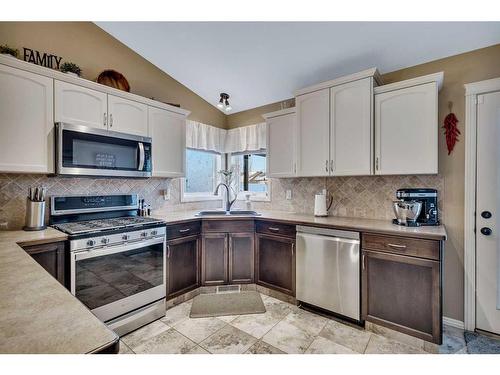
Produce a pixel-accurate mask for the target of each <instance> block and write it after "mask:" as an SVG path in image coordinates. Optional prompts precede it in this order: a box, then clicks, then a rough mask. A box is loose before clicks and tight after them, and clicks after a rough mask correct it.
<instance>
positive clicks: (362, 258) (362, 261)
mask: <svg viewBox="0 0 500 375" xmlns="http://www.w3.org/2000/svg"><path fill="white" fill-rule="evenodd" d="M361 267H362V268H363V271H364V269H365V268H366V266H365V254H363V256H362V257H361Z"/></svg>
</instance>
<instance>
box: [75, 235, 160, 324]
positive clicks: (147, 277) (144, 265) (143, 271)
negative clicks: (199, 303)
mask: <svg viewBox="0 0 500 375" xmlns="http://www.w3.org/2000/svg"><path fill="white" fill-rule="evenodd" d="M165 249H166V245H165V237H159V238H153V239H150V240H144V241H138V242H135V243H129V244H123V245H118V246H110V247H105V248H101V249H94V250H90V251H80V252H73V253H71V293H72V294H74V295H75V296H76V297H77V298H78V299H79V300H80V301H81V302H83V303H84V304H85V305H86V306H87V307H88V308H89V309H90V310H91V311H92V312H93V313H94V314H95V315H96V316H97V317H98V318H99V319H101V320H102V321H103V322H106V321H108V320H111V319H113V318H116V317H118V316H120V315H123V314H125V313H127V312H130V311H132V310H135V309H138V308H140V307H142V306H145V305H147V304H149V303H152V302H154V301H158V300H160V299H162V298H165V296H166V256H165V255H166V250H165Z"/></svg>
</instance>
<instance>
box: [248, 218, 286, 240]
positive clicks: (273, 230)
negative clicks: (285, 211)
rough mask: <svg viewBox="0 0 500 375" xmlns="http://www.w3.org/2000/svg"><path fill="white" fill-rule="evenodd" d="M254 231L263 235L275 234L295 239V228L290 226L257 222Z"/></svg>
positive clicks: (273, 222) (272, 222) (271, 222)
mask: <svg viewBox="0 0 500 375" xmlns="http://www.w3.org/2000/svg"><path fill="white" fill-rule="evenodd" d="M256 231H257V232H258V233H264V234H275V235H279V236H285V237H293V238H295V233H296V227H295V225H291V224H283V223H277V222H275V221H260V220H259V221H257V225H256Z"/></svg>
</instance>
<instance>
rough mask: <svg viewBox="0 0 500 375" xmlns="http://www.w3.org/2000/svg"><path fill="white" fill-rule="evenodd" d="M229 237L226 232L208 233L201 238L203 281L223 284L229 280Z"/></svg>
mask: <svg viewBox="0 0 500 375" xmlns="http://www.w3.org/2000/svg"><path fill="white" fill-rule="evenodd" d="M227 242H228V238H227V234H226V233H206V234H203V235H202V240H201V283H202V285H206V286H209V285H223V284H227V282H228V243H227Z"/></svg>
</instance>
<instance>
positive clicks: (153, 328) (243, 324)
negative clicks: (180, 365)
mask: <svg viewBox="0 0 500 375" xmlns="http://www.w3.org/2000/svg"><path fill="white" fill-rule="evenodd" d="M261 296H262V300H263V302H264V305H265V306H266V312H265V313H264V314H254V315H241V316H224V317H218V318H196V319H191V318H189V312H190V310H191V304H192V300H189V301H186V302H184V303H182V304H180V305H177V306H175V307H173V308H171V309H169V310H168V311H167V313H166V315H165V317H164V318H162V319H160V320H157V321H155V322H153V323H151V324H148V325H147V326H144V327H142V328H140V329H138V330H137V331H134V332H132V333H130V334H128V335H126V336H123V337H122V338H121V344H120V353H121V354H133V353H137V354H143V353H144V354H146V353H147V354H153V353H162V354H184V353H185V354H210V353H212V354H243V353H246V354H286V353H289V354H298V353H309V354H360V353H366V354H375V353H393V354H399V353H406V354H413V353H427V352H426V351H424V348H425V347H426V346H425V345H423V346H421V347H416V346H412V345H409V344H408V342H410V343H412V341H411V338H409V337H407V338H408V339H410V340H409V341H408V342H402V341H405V340H404V338H405V337H403V336H401V337H398V336H397V335H396V337H398V338H400V340H397V339H394V338H393V337H391V336H389V337H390V338H389V337H387V335H384V336H383V335H382V334H384V332H383V330H382V329H381V330H379V331H377V330H372V331H368V330H363V329H360V328H356V327H352V326H350V325H347V324H343V323H339V322H337V321H335V320H332V319H328V318H325V317H323V316H320V315H317V314H314V313H311V312H308V311H305V310H302V309H299V308H298V307H297V306H295V305H292V304H289V303H286V302H282V301H280V300H278V299H275V298H273V297H269V296H266V295H264V294H261ZM396 334H397V333H396ZM433 351H434V352H439V353H449V354H451V353H457V354H458V353H463V354H465V353H467V345H466V343H465V339H464V333H463V331H461V330H458V329H456V328H452V327H445V332H444V339H443V345H441V346H439V347H436V346H434V348H433Z"/></svg>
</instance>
